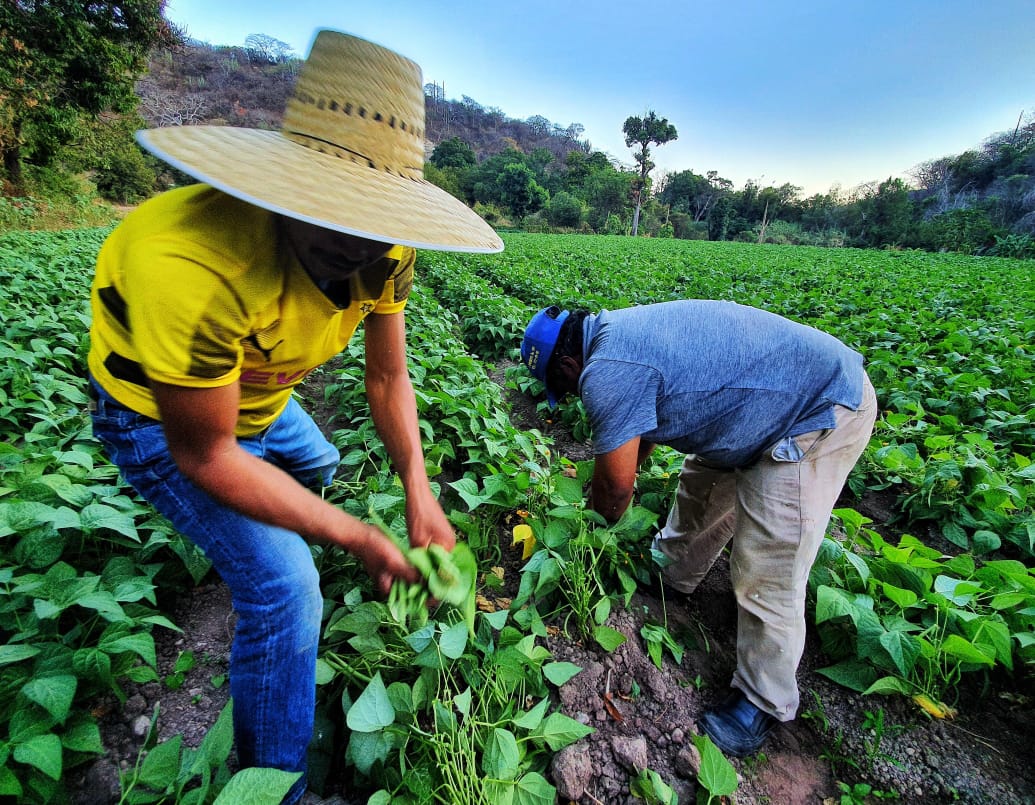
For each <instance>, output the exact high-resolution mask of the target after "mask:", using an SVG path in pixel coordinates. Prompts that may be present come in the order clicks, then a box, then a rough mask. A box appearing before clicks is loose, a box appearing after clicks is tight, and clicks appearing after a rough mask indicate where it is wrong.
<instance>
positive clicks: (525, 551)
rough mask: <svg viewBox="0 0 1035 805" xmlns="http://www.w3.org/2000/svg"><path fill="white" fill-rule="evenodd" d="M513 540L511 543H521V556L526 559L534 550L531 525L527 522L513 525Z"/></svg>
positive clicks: (533, 536)
mask: <svg viewBox="0 0 1035 805" xmlns="http://www.w3.org/2000/svg"><path fill="white" fill-rule="evenodd" d="M513 533H514V541H513V542H512V543H511V545H517V544H518V543H521V544H522V546H523V547H522V549H521V558H522V559H527V558H528V557H530V556H531V555H532V553H533V552H534V551H535V535H534V534H533V533H532V526H530V525H528V524H527V523H522V524H521V525H516V526H514V532H513Z"/></svg>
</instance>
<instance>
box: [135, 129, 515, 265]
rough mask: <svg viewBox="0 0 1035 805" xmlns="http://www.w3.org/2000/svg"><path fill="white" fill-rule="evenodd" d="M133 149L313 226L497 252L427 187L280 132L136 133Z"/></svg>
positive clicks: (449, 201)
mask: <svg viewBox="0 0 1035 805" xmlns="http://www.w3.org/2000/svg"><path fill="white" fill-rule="evenodd" d="M137 141H138V142H139V143H140V144H141V145H142V146H143V147H144V148H146V149H147V150H148V151H150V152H151V153H152V154H154V155H155V156H156V157H158V158H159V159H161V160H163V161H165V162H167V163H169V164H170V165H172V166H173V167H174V168H177V169H179V170H181V171H183V172H184V173H186V174H188V175H190V176H192V177H194V178H195V179H198V180H199V181H201V182H204V183H206V184H209V185H211V186H212V187H215V188H217V189H219V190H222V191H223V192H224V193H227V194H229V195H231V196H234V197H235V198H239V199H241V200H242V201H246V202H248V203H250V204H254V205H256V206H258V207H262V208H263V209H267V210H270V211H272V212H276V213H280V214H281V215H286V216H288V217H291V218H297V219H298V220H301V221H305V222H306V223H310V224H314V225H316V226H321V227H325V228H327V229H333V230H335V231H338V232H345V233H347V234H350V235H357V236H359V237H364V238H369V239H371V240H379V241H383V242H385V243H394V244H398V245H401V246H412V247H414V248H418V249H433V250H436V251H453V252H473V253H493V252H499V251H502V250H503V241H502V240H501V239H500V237H499V235H497V234H496V232H495V231H494V230H493V228H492V227H491V226H489V224H487V223H486V222H485V221H483V220H482V219H481V218H480V217H479V216H478V215H477V214H475V212H474V211H473V210H471V209H470V208H469V207H468V206H467V205H465V204H464V203H463V202H462V201H460V200H459V199H457V198H454V197H453V196H451V195H450V194H449V193H447V192H446V191H445V190H442V189H441V188H440V187H437V186H436V185H433V184H431V183H430V182H428V181H427V180H424V179H420V180H417V179H411V178H405V177H402V176H395V175H393V174H390V173H386V172H384V171H380V170H377V169H375V168H371V167H367V166H366V165H363V164H360V163H356V162H351V161H348V160H343V159H341V158H339V157H338V156H334V155H331V154H326V153H322V152H320V151H317V150H315V149H313V148H308V147H305V146H303V145H299V144H298V143H296V142H294V141H292V140H290V139H288V138H287V137H285V136H284V135H283V134H281V133H280V132H276V131H263V130H259V129H246V128H238V127H234V126H174V127H168V128H160V129H145V130H141V131H138V132H137Z"/></svg>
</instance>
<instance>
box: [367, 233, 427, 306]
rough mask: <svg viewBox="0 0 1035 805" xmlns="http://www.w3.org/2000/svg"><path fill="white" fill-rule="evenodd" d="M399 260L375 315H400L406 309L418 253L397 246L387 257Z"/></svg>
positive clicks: (386, 283)
mask: <svg viewBox="0 0 1035 805" xmlns="http://www.w3.org/2000/svg"><path fill="white" fill-rule="evenodd" d="M387 257H389V258H394V259H396V260H398V263H397V264H396V266H395V267H394V270H393V271H392V273H391V274H389V275H388V277H387V279H386V280H385V285H384V290H383V291H382V293H381V297H380V298H379V299H378V300H377V305H376V306H375V307H374V313H398V312H399V311H400V310H403V309H404V308H405V307H406V302H407V300H408V299H409V298H410V291H411V290H412V288H413V268H414V264H415V263H416V260H417V252H416V251H415V250H413V249H411V248H409V247H403V246H396V247H394V248H393V249H392V250H391V251H390V252H389V253H388V255H387Z"/></svg>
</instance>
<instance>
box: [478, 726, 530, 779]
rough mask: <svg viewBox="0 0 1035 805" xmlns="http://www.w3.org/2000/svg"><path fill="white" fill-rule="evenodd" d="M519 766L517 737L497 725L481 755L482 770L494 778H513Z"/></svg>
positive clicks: (519, 754)
mask: <svg viewBox="0 0 1035 805" xmlns="http://www.w3.org/2000/svg"><path fill="white" fill-rule="evenodd" d="M520 766H521V751H520V749H518V744H517V739H516V738H515V737H514V734H513V733H512V732H510V731H509V730H505V729H500V728H499V727H497V728H496V729H494V730H493V731H492V736H491V737H490V738H489V740H488V742H487V743H486V746H485V753H484V754H483V755H482V771H483V772H485V775H486V776H487V777H491V778H493V779H496V780H513V779H514V778H515V777H517V774H518V771H519V769H520Z"/></svg>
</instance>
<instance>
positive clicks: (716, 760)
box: [691, 735, 737, 797]
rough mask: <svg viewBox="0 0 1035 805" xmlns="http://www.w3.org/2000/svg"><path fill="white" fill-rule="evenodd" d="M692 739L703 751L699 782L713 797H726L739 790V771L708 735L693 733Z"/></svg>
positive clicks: (699, 750) (698, 749)
mask: <svg viewBox="0 0 1035 805" xmlns="http://www.w3.org/2000/svg"><path fill="white" fill-rule="evenodd" d="M691 740H693V742H694V746H696V747H697V751H698V752H700V753H701V768H700V771H698V773H697V782H699V783H700V784H701V785H702V786H703V787H704V788H705V790H707V791H708V793H709V794H711V795H712V796H713V797H726V796H729V795H730V794H732V793H733V792H734V791H736V790H737V772H736V771H735V770H734V768H733V765H732V764H731V763H730V762H729V761H728V760H727V759H726V757H725V756H724V755H723V754H722V752H720V751H719V748H718V747H717V746H716V745H715V744H714V743H712V739H711V738H709V737H708V736H707V735H692V736H691Z"/></svg>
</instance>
